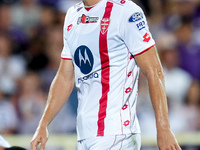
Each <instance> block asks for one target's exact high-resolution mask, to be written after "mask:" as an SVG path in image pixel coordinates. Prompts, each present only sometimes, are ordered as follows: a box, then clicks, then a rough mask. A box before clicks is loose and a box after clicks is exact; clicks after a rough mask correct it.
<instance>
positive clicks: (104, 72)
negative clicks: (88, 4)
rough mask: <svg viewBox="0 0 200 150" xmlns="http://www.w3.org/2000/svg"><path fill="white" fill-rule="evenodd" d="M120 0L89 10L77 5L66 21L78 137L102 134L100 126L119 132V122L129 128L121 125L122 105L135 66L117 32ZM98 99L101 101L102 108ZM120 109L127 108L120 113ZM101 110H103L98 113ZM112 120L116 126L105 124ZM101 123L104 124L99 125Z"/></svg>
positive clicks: (103, 1)
mask: <svg viewBox="0 0 200 150" xmlns="http://www.w3.org/2000/svg"><path fill="white" fill-rule="evenodd" d="M124 2H125V1H123V0H122V1H121V3H120V1H119V3H114V2H112V1H107V0H101V1H100V2H99V3H98V4H97V5H96V6H95V7H93V8H92V9H90V10H89V11H87V10H85V8H84V7H83V6H82V5H81V6H79V7H77V9H76V10H74V12H73V13H72V14H70V17H69V18H68V21H67V22H68V27H67V41H68V46H69V49H70V53H71V56H72V59H73V62H74V68H75V82H76V86H77V87H78V89H79V90H78V91H79V92H78V98H79V107H78V116H77V124H78V135H79V136H80V138H83V137H86V136H90V135H97V134H102V135H103V134H104V133H102V132H101V130H103V131H104V128H105V132H107V133H110V134H112V133H114V132H115V133H122V132H121V128H123V127H121V126H124V127H127V128H129V129H130V127H129V126H127V125H126V124H125V125H123V124H124V122H127V120H128V118H129V119H130V116H129V114H130V110H129V109H130V108H128V109H126V108H127V107H126V108H125V109H122V108H124V107H123V106H124V105H125V104H126V102H127V103H128V101H126V100H127V99H129V98H130V97H131V96H130V92H131V89H132V86H133V84H136V82H137V81H136V80H137V76H138V69H137V66H136V64H135V61H134V59H133V58H132V57H131V55H130V53H129V50H128V49H127V47H126V45H125V43H124V41H123V40H122V39H121V35H120V26H121V24H122V23H121V18H120V17H122V16H121V15H120V14H121V13H120V11H121V9H122V7H123V4H124ZM127 21H128V20H127ZM134 69H135V72H134V73H133V70H134ZM133 76H134V77H133ZM136 89H137V88H135V89H134V90H133V91H134V92H133V93H134V94H136V93H137V92H136ZM134 94H133V96H134V97H135V95H134ZM134 100H135V98H133V100H132V101H134ZM101 101H105V103H106V108H104V107H105V106H104V104H101ZM125 106H126V105H125ZM121 111H123V112H125V111H127V112H125V113H124V114H123V112H121ZM101 112H102V114H103V113H104V112H106V114H105V115H101ZM127 114H128V115H127ZM102 118H103V119H102ZM113 121H114V122H113ZM102 122H103V123H102ZM112 122H113V123H115V124H116V126H109V127H108V128H106V126H107V125H106V124H109V125H111V124H112ZM102 124H104V125H105V126H104V125H103V126H104V127H103V129H102V128H101V127H102ZM117 124H118V125H117ZM128 125H130V124H128ZM97 130H98V131H100V132H99V133H98V131H97ZM116 131H118V132H116ZM127 131H128V130H127ZM86 132H90V134H89V135H88V133H86Z"/></svg>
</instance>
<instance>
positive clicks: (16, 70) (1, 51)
mask: <svg viewBox="0 0 200 150" xmlns="http://www.w3.org/2000/svg"><path fill="white" fill-rule="evenodd" d="M11 52H12V43H11V41H10V39H9V38H8V37H6V36H4V35H0V83H1V84H0V86H1V87H2V91H3V92H4V93H7V94H13V93H14V92H15V90H16V83H17V81H18V80H20V78H21V77H22V76H23V75H24V74H25V71H26V70H25V62H24V60H23V59H22V57H21V56H20V55H12V53H11Z"/></svg>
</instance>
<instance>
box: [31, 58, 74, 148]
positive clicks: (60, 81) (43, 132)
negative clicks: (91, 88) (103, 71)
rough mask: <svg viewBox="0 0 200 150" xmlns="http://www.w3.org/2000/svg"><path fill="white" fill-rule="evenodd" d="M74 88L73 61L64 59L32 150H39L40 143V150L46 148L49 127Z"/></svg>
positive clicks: (34, 137)
mask: <svg viewBox="0 0 200 150" xmlns="http://www.w3.org/2000/svg"><path fill="white" fill-rule="evenodd" d="M73 87H74V67H73V63H72V61H71V60H63V59H62V60H61V63H60V66H59V69H58V72H57V74H56V76H55V78H54V80H53V82H52V84H51V87H50V91H49V94H48V100H47V104H46V108H45V110H44V112H43V116H42V118H41V120H40V123H39V125H38V128H37V130H36V132H35V134H34V136H33V139H32V141H31V150H37V146H38V144H39V143H41V146H40V149H44V148H45V145H46V142H47V139H48V131H47V126H48V125H49V124H50V122H51V121H52V120H53V118H54V117H55V116H56V114H57V113H58V112H59V111H60V109H61V108H62V106H63V105H64V104H65V103H66V101H67V100H68V98H69V96H70V94H71V92H72V90H73Z"/></svg>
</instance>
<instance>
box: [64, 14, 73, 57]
mask: <svg viewBox="0 0 200 150" xmlns="http://www.w3.org/2000/svg"><path fill="white" fill-rule="evenodd" d="M68 17H69V11H68V12H67V15H66V17H65V23H64V27H63V43H64V46H63V49H62V53H61V58H62V59H67V60H72V56H71V53H70V48H69V45H68V42H67V34H68V33H67V32H68V31H67V30H68V28H69V25H68V21H67V20H68V19H67V18H68Z"/></svg>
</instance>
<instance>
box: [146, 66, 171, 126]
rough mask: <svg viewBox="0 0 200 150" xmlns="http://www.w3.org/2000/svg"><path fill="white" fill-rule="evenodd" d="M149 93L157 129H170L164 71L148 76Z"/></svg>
mask: <svg viewBox="0 0 200 150" xmlns="http://www.w3.org/2000/svg"><path fill="white" fill-rule="evenodd" d="M147 80H148V84H149V92H150V97H151V101H152V105H153V108H154V111H155V116H156V125H157V129H158V128H161V129H169V128H170V125H169V121H168V108H167V98H166V94H165V85H164V76H163V73H162V69H160V70H156V69H155V70H154V71H153V70H152V71H151V72H150V73H148V74H147Z"/></svg>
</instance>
